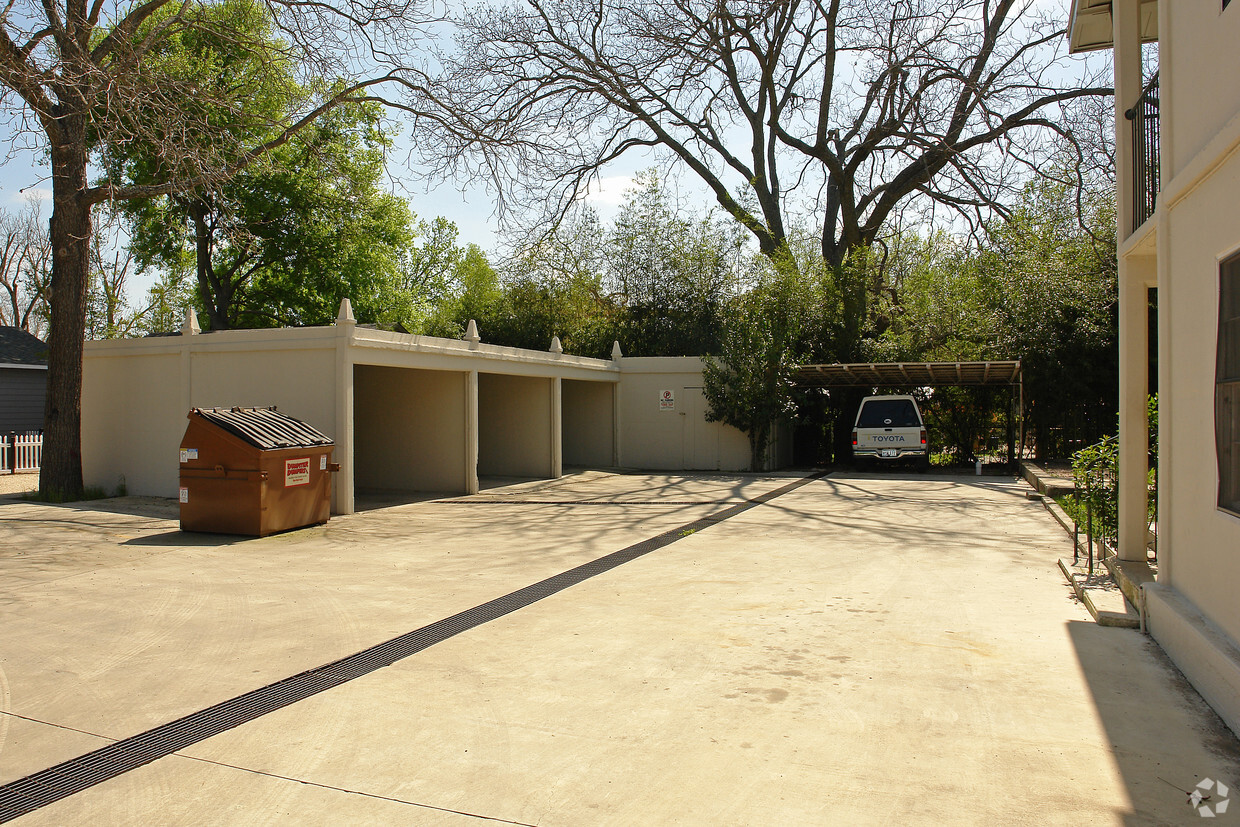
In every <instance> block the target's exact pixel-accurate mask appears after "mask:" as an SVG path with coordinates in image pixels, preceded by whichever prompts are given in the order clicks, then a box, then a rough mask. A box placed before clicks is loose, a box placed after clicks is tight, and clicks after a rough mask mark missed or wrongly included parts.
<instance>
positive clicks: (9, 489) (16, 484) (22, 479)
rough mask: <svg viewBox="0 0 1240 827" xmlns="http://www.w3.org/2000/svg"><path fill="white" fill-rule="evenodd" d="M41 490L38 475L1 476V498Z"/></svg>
mask: <svg viewBox="0 0 1240 827" xmlns="http://www.w3.org/2000/svg"><path fill="white" fill-rule="evenodd" d="M38 489H39V475H38V474H0V496H4V495H5V494H23V493H25V492H27V491H37V490H38Z"/></svg>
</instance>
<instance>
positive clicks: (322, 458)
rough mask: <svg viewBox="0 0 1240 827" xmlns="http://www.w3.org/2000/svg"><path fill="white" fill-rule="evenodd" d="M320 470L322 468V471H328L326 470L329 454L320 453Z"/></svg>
mask: <svg viewBox="0 0 1240 827" xmlns="http://www.w3.org/2000/svg"><path fill="white" fill-rule="evenodd" d="M319 470H320V471H326V470H327V454H320V455H319Z"/></svg>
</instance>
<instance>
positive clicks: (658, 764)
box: [0, 471, 1240, 825]
mask: <svg viewBox="0 0 1240 827" xmlns="http://www.w3.org/2000/svg"><path fill="white" fill-rule="evenodd" d="M1028 490H1029V489H1028V487H1027V486H1026V485H1025V484H1024V483H1023V482H1018V481H1016V480H1013V479H1008V478H991V477H985V478H976V477H964V476H960V477H951V476H936V475H896V474H892V475H883V474H849V473H833V474H830V475H826V476H822V477H805V476H804V475H798V474H783V475H770V476H753V475H737V476H720V475H715V476H708V475H679V474H678V475H666V474H613V473H604V472H597V471H589V472H580V473H576V474H572V475H569V476H567V477H565V478H563V479H560V480H555V481H545V482H512V481H495V482H494V483H493V484H492V485H491V486H490V487H488V488H487V489H486V490H485V491H483V492H482V493H481V494H479V495H476V496H472V497H459V496H458V497H442V498H429V497H428V498H422V499H420V500H419V501H416V502H401V501H400V500H399V498H397V497H395V496H392V495H387V496H384V495H373V496H371V497H370V498H369V499H368V500H362V501H361V502H362V504H363V505H369V509H368V510H364V511H361V512H359V513H358V514H355V515H351V516H347V517H337V518H333V519H332V520H331V521H330V522H329V523H328V524H327V525H326V526H321V527H316V528H309V529H304V530H300V531H294V532H289V533H287V534H281V535H276V536H273V537H268V538H264V539H241V538H235V537H221V536H215V535H206V534H183V533H181V532H180V531H179V530H178V525H177V521H176V517H177V512H176V504H175V503H174V502H171V501H165V500H158V499H150V498H137V497H128V498H122V499H117V500H103V501H96V502H91V503H79V504H73V505H68V506H50V505H43V504H36V503H30V502H25V501H19V500H15V499H0V619H2V624H0V628H2V629H3V633H2V634H0V785H7V786H4V787H0V813H4V812H5V809H4V808H5V806H6V805H7V806H11V807H12V806H17V807H19V809H18V810H12V811H11V812H21V813H23V814H21V815H19V816H18V818H17V820H16V822H15V823H18V824H22V825H26V824H30V825H35V824H49V825H50V824H84V823H101V824H135V825H136V824H144V825H145V824H236V825H243V824H244V825H252V824H288V823H296V824H349V823H371V824H451V825H468V824H486V823H515V824H531V825H587V824H591V825H592V824H615V825H622V824H710V825H714V824H850V825H851V824H890V823H900V824H1030V825H1033V824H1038V825H1041V824H1069V823H1070V824H1080V823H1088V824H1094V825H1098V824H1184V823H1198V818H1199V816H1198V814H1197V813H1196V812H1195V811H1194V810H1193V809H1192V808H1191V807H1190V806H1189V805H1188V804H1187V803H1186V794H1185V793H1184V792H1183V790H1187V789H1191V788H1192V786H1193V785H1194V784H1196V783H1197V781H1198V780H1199V779H1201V778H1205V777H1210V778H1214V779H1219V780H1224V781H1225V782H1226V783H1227V784H1228V785H1229V786H1233V787H1235V788H1240V748H1238V746H1237V742H1236V740H1235V738H1234V737H1233V736H1232V735H1231V734H1230V733H1229V732H1228V731H1227V730H1226V729H1225V728H1224V727H1223V725H1222V724H1221V722H1220V721H1219V720H1218V719H1217V717H1215V716H1214V714H1213V713H1212V712H1211V711H1210V710H1209V708H1208V707H1207V706H1206V705H1205V704H1204V703H1203V702H1202V701H1201V700H1200V699H1199V698H1198V697H1197V696H1196V695H1195V694H1194V693H1193V692H1192V690H1191V688H1189V687H1188V685H1187V684H1186V683H1185V682H1184V681H1183V679H1182V677H1180V676H1179V674H1178V672H1176V671H1175V669H1174V667H1173V666H1172V665H1171V664H1170V662H1169V661H1168V660H1167V659H1166V658H1165V657H1164V656H1163V655H1162V653H1161V650H1159V648H1158V647H1157V645H1156V644H1154V643H1153V642H1152V641H1151V640H1150V639H1149V638H1147V637H1145V636H1143V635H1141V634H1140V633H1138V632H1135V631H1131V630H1123V629H1111V628H1103V627H1099V626H1096V625H1094V624H1093V623H1092V622H1090V620H1089V615H1088V613H1087V612H1086V611H1085V610H1084V609H1083V607H1081V606H1080V605H1079V604H1078V603H1076V602H1075V600H1074V599H1073V597H1072V592H1071V589H1070V588H1069V587H1068V586H1067V584H1066V583H1064V582H1063V580H1062V579H1061V577H1060V576H1059V573H1058V571H1057V568H1056V559H1057V557H1058V556H1061V555H1062V554H1064V553H1065V549H1067V548H1069V541H1068V539H1067V538H1066V537H1065V536H1064V534H1063V532H1062V530H1061V529H1060V528H1059V527H1058V525H1057V524H1056V523H1055V522H1054V521H1053V520H1052V519H1051V518H1050V516H1049V515H1048V514H1047V513H1046V511H1045V510H1044V509H1043V507H1042V506H1041V505H1040V504H1039V503H1037V502H1035V501H1031V500H1029V499H1028V498H1027V497H1026V496H1025V495H1026V492H1028ZM329 664H330V665H331V666H329V667H327V668H322V667H325V666H327V665H329ZM49 768H59V769H55V771H54V772H47V771H48V770H49ZM40 773H42V775H40ZM32 775H34V776H35V777H36V778H40V779H44V781H41V782H40V785H41V786H38V787H37V789H38V793H37V795H36V794H32V793H30V792H29V790H30V789H35V787H32V786H30V785H29V784H28V785H27V786H26V787H22V786H21V785H22V784H23V781H22V779H25V778H29V777H31V776H32ZM14 790H19V791H23V792H21V795H20V796H19V795H15V793H14ZM6 791H7V792H6ZM6 795H7V796H8V798H7V799H6ZM23 797H24V799H25V801H26V802H27V805H26V806H22V800H21V799H22V798H23ZM36 799H37V803H38V804H39V806H33V805H31V804H30V803H29V802H32V801H35V800H36ZM15 801H16V804H14V802H15ZM27 811H28V812H27ZM1226 818H1234V819H1237V823H1238V824H1240V804H1238V805H1237V806H1236V808H1235V809H1234V811H1233V812H1231V813H1226V814H1224V815H1223V816H1220V817H1219V819H1217V820H1216V821H1215V822H1214V823H1219V824H1225V823H1226V821H1225V819H1226Z"/></svg>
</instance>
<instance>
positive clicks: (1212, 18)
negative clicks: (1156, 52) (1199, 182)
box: [1159, 0, 1240, 180]
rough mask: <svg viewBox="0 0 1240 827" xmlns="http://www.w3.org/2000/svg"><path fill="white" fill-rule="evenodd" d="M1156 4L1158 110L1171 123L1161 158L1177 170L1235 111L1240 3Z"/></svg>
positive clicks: (1239, 100)
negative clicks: (1163, 7) (1157, 9)
mask: <svg viewBox="0 0 1240 827" xmlns="http://www.w3.org/2000/svg"><path fill="white" fill-rule="evenodd" d="M1159 5H1160V9H1159V11H1160V13H1161V16H1160V19H1159V22H1160V30H1159V42H1160V49H1161V51H1160V56H1159V57H1160V61H1161V66H1160V74H1159V86H1160V98H1161V100H1160V109H1161V115H1162V117H1163V118H1164V119H1165V120H1173V121H1174V125H1175V126H1174V132H1175V135H1174V138H1173V140H1171V141H1170V142H1169V144H1168V142H1166V141H1164V143H1163V158H1164V159H1165V160H1164V163H1169V164H1170V167H1169V169H1168V170H1167V172H1168V173H1170V174H1171V175H1176V174H1179V173H1180V172H1182V171H1183V170H1184V169H1185V168H1186V167H1187V166H1188V165H1189V163H1190V162H1191V161H1192V160H1193V158H1194V157H1196V156H1197V154H1198V153H1200V152H1201V151H1202V150H1203V149H1204V148H1205V147H1206V145H1207V144H1208V143H1209V142H1210V141H1211V139H1213V138H1214V136H1216V135H1218V134H1219V133H1220V132H1221V131H1223V129H1224V127H1225V125H1226V124H1227V122H1228V121H1229V120H1230V119H1231V118H1232V117H1233V116H1235V114H1236V113H1237V112H1240V84H1238V83H1236V78H1237V77H1240V49H1237V48H1236V44H1237V43H1240V6H1237V5H1236V4H1235V3H1232V4H1231V5H1230V6H1228V7H1227V9H1226V10H1225V11H1222V10H1220V7H1221V5H1222V4H1221V3H1219V2H1218V0H1193V2H1184V1H1183V0H1177V1H1174V2H1164V3H1160V4H1159ZM1161 6H1166V7H1167V8H1166V9H1162V8H1161ZM1168 149H1169V150H1170V152H1168ZM1164 180H1166V179H1164Z"/></svg>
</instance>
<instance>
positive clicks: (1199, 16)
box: [1069, 0, 1240, 733]
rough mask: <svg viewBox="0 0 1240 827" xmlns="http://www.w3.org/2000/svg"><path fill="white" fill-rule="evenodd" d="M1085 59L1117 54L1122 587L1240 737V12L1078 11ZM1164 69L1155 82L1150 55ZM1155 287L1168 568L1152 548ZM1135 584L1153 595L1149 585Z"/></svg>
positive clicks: (1212, 5)
mask: <svg viewBox="0 0 1240 827" xmlns="http://www.w3.org/2000/svg"><path fill="white" fill-rule="evenodd" d="M1069 41H1070V44H1071V48H1072V50H1073V51H1075V52H1082V51H1089V50H1092V49H1103V48H1109V49H1114V55H1115V60H1114V63H1115V138H1116V141H1115V143H1116V150H1115V154H1116V176H1117V208H1118V220H1119V227H1118V230H1119V245H1118V246H1119V250H1118V253H1119V282H1120V286H1119V293H1120V295H1119V301H1120V468H1119V475H1120V481H1119V483H1120V515H1119V518H1120V536H1119V550H1118V552H1119V554H1118V557H1119V564H1118V567H1117V568H1118V570H1119V573H1120V575H1121V577H1120V579H1121V580H1122V581H1123V580H1127V582H1128V593H1129V594H1131V595H1132V597H1133V598H1134V601H1135V602H1136V603H1137V604H1138V608H1140V609H1141V612H1142V615H1143V618H1144V620H1145V622H1146V624H1147V628H1148V629H1149V631H1150V634H1152V635H1153V637H1154V638H1155V639H1156V640H1157V641H1158V643H1159V644H1160V645H1161V646H1162V648H1163V649H1164V650H1165V651H1166V652H1167V654H1168V655H1169V656H1170V657H1171V659H1172V660H1173V661H1174V662H1175V663H1176V665H1177V666H1178V667H1179V668H1180V670H1181V671H1182V672H1183V673H1184V675H1185V676H1186V677H1187V678H1188V679H1189V681H1191V682H1192V684H1193V685H1194V686H1195V687H1196V688H1197V690H1198V691H1199V692H1200V693H1201V695H1202V697H1204V698H1205V699H1206V701H1207V702H1209V703H1210V705H1211V706H1213V707H1214V709H1215V710H1216V711H1217V712H1218V713H1219V715H1220V716H1221V717H1222V718H1223V720H1224V721H1226V722H1227V725H1228V726H1229V727H1231V729H1232V730H1233V731H1234V732H1237V733H1240V83H1237V80H1236V79H1237V78H1240V49H1238V48H1237V44H1240V0H1176V2H1171V0H1160V1H1159V2H1155V1H1154V0H1072V18H1071V26H1070V31H1069ZM1143 42H1157V44H1158V47H1157V50H1158V66H1157V69H1156V71H1155V72H1153V73H1150V74H1148V75H1147V76H1145V77H1143V76H1142V74H1143V63H1142V43H1143ZM1151 289H1153V290H1156V296H1157V308H1158V320H1157V354H1158V359H1157V365H1158V367H1157V371H1158V376H1157V380H1158V390H1159V412H1158V419H1159V422H1158V424H1159V431H1158V561H1157V574H1156V576H1154V577H1153V578H1151V571H1150V568H1149V564H1148V562H1147V556H1146V555H1147V552H1146V465H1147V449H1148V444H1147V443H1148V437H1147V433H1148V431H1147V423H1146V404H1145V399H1146V394H1147V392H1148V388H1149V386H1150V383H1149V369H1148V365H1149V340H1148V332H1147V331H1148V318H1149V317H1148V308H1149V300H1148V299H1149V295H1150V292H1149V291H1150V290H1151ZM1135 584H1143V585H1140V586H1139V590H1138V588H1137V587H1136V586H1135Z"/></svg>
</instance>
